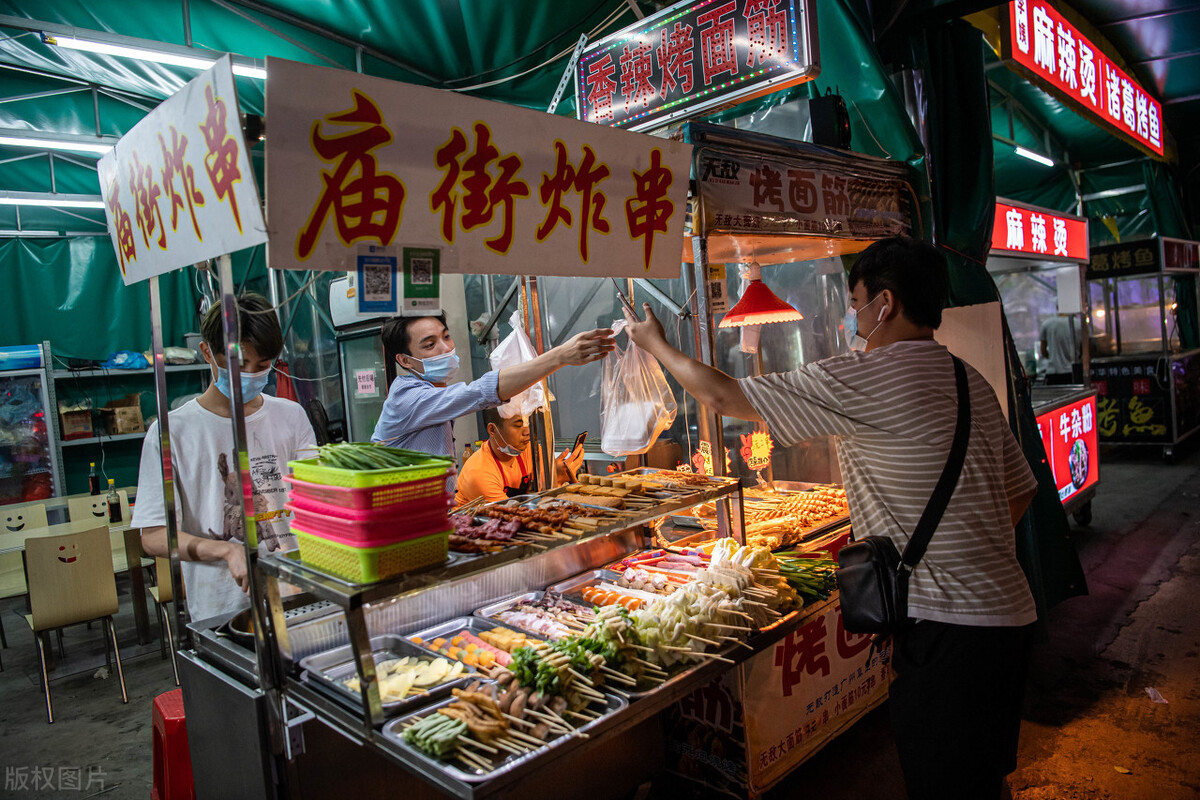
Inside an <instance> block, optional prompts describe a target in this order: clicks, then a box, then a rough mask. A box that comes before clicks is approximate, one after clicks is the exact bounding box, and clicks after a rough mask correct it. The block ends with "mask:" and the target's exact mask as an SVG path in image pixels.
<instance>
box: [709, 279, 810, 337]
mask: <svg viewBox="0 0 1200 800" xmlns="http://www.w3.org/2000/svg"><path fill="white" fill-rule="evenodd" d="M800 319H804V317H803V316H801V314H800V312H799V311H797V310H796V309H795V308H793V307H792V306H790V305H788V304H787V303H785V302H784V301H783V300H780V299H779V296H778V295H776V294H775V293H774V292H772V291H771V290H770V289H768V288H767V285H766V284H765V283H763V282H762V281H761V280H759V279H758V278H754V279H753V280H751V281H750V284H749V285H748V286H747V287H746V291H744V292H742V299H741V300H738V301H737V304H736V305H735V306H734V307H733V308H731V309H729V313H728V314H726V315H725V318H724V319H723V320H721V322H720V324H718V325H717V327H718V328H735V327H740V326H743V325H766V324H768V323H771V322H793V321H795V320H800Z"/></svg>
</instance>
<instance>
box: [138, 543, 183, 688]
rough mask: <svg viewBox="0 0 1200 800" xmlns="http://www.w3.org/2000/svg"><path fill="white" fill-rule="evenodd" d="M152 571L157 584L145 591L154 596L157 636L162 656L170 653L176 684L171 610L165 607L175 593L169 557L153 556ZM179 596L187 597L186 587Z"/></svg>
mask: <svg viewBox="0 0 1200 800" xmlns="http://www.w3.org/2000/svg"><path fill="white" fill-rule="evenodd" d="M154 573H155V575H156V576H157V577H156V584H157V585H155V586H151V587H149V588H148V589H147V591H148V592H150V596H151V597H152V598H154V608H155V610H156V611H157V612H158V636H159V642H160V643H161V648H160V649H161V651H162V657H163V658H164V659H165V658H166V657H167V653H170V654H171V672H172V673H174V675H175V685H176V686H178V685H179V666H178V665H177V664H176V663H175V638H174V637H173V636H172V635H171V611H170V609H169V608H167V603H170V602H171V601H172V600H174V599H175V593H174V592H173V591H172V590H171V559H169V558H155V559H154ZM180 577H181V578H182V577H183V576H182V575H180ZM180 597H181V598H183V597H187V587H184V590H183V592H182V593H181V594H180Z"/></svg>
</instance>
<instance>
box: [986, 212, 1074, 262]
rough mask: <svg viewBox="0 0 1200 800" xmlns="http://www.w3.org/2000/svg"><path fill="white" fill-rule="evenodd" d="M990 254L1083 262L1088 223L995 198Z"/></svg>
mask: <svg viewBox="0 0 1200 800" xmlns="http://www.w3.org/2000/svg"><path fill="white" fill-rule="evenodd" d="M992 252H994V253H1003V254H1004V255H1025V256H1032V257H1034V258H1041V259H1046V260H1065V259H1071V260H1074V261H1086V260H1087V257H1088V222H1087V220H1086V219H1085V218H1083V217H1076V216H1074V215H1072V214H1063V213H1062V212H1058V211H1047V210H1046V209H1044V208H1037V207H1035V206H1025V205H1019V204H1017V203H1014V202H1013V201H1011V200H1005V199H1003V198H997V200H996V217H995V220H994V222H993V224H992Z"/></svg>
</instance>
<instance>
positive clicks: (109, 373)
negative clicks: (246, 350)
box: [50, 364, 210, 380]
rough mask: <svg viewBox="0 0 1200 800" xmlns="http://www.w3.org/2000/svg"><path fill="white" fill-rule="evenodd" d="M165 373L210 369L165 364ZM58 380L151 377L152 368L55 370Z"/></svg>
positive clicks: (202, 365)
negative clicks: (125, 376)
mask: <svg viewBox="0 0 1200 800" xmlns="http://www.w3.org/2000/svg"><path fill="white" fill-rule="evenodd" d="M166 368H167V372H198V371H200V370H207V369H210V367H209V366H208V364H167V366H166ZM50 374H51V375H52V376H54V379H55V380H58V379H59V378H118V377H120V376H122V375H153V374H154V368H153V367H145V368H144V369H115V368H114V369H56V370H54V371H53V372H51V373H50Z"/></svg>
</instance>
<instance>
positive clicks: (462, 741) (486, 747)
mask: <svg viewBox="0 0 1200 800" xmlns="http://www.w3.org/2000/svg"><path fill="white" fill-rule="evenodd" d="M458 743H459V744H465V745H469V746H471V747H477V748H479V749H480V750H483V751H485V752H488V753H498V752H500V751H499V750H497V749H496V748H494V747H491V746H490V745H486V744H484V743H483V742H479V741H476V740H475V739H472V738H470V737H467V736H463V735H461V734H460V735H459V737H458Z"/></svg>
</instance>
